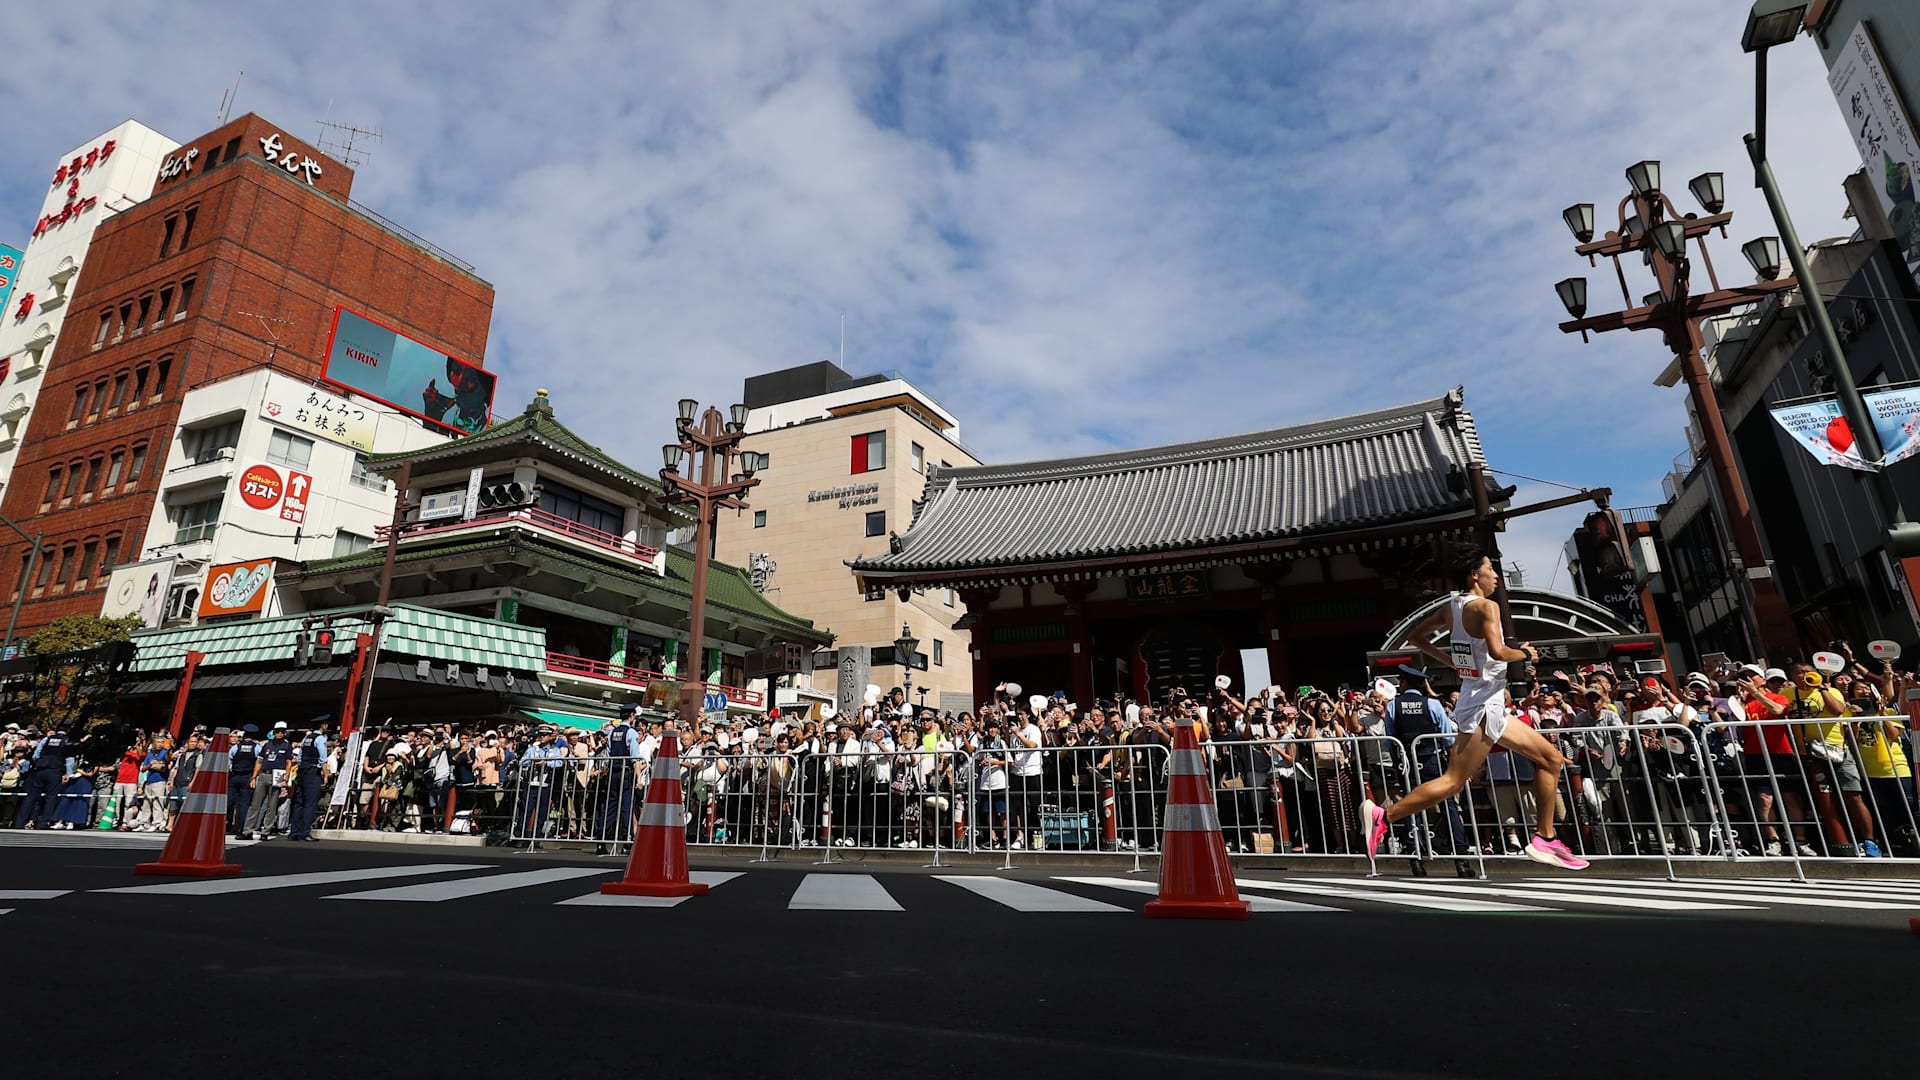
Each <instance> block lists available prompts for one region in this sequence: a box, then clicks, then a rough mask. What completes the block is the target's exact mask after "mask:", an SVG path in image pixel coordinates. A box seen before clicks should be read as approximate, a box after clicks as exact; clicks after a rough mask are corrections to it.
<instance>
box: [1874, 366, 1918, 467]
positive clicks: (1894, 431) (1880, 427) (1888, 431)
mask: <svg viewBox="0 0 1920 1080" xmlns="http://www.w3.org/2000/svg"><path fill="white" fill-rule="evenodd" d="M1861 397H1862V399H1863V400H1864V401H1865V402H1866V403H1867V415H1868V416H1871V417H1873V430H1874V431H1876V432H1878V433H1879V435H1880V451H1881V453H1883V454H1885V455H1886V456H1885V457H1883V458H1881V459H1880V464H1882V465H1892V464H1893V463H1895V462H1898V461H1905V460H1907V459H1908V458H1910V457H1912V456H1913V455H1915V454H1920V386H1903V387H1898V388H1895V389H1890V390H1872V391H1869V392H1867V393H1866V394H1863V395H1861Z"/></svg>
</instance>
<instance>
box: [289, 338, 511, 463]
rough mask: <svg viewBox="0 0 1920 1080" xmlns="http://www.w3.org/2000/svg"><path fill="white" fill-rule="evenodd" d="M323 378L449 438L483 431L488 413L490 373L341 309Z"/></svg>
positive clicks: (491, 399)
mask: <svg viewBox="0 0 1920 1080" xmlns="http://www.w3.org/2000/svg"><path fill="white" fill-rule="evenodd" d="M323 378H325V379H326V381H328V382H330V383H333V384H334V385H336V386H341V387H345V388H346V389H348V390H351V391H353V392H355V393H357V394H364V395H366V396H367V397H370V398H373V399H374V400H376V401H383V402H385V403H387V404H388V405H391V406H393V407H394V408H396V409H399V410H400V411H401V412H404V413H409V414H411V415H413V416H417V417H419V418H420V419H421V420H423V421H425V422H426V423H427V425H428V426H429V427H433V428H437V429H440V430H443V431H447V432H449V433H451V434H454V435H472V434H474V433H476V432H481V431H485V430H486V427H487V417H488V416H489V415H491V413H492V411H493V386H494V374H493V372H491V371H488V370H486V369H485V368H482V367H479V366H478V365H475V364H470V363H468V362H467V361H465V360H462V359H460V358H459V357H457V356H449V355H447V354H446V353H444V352H441V351H440V350H439V349H436V348H434V347H433V346H431V345H427V344H424V343H422V342H418V341H415V340H414V339H412V338H410V337H408V336H406V335H405V334H402V333H400V332H399V331H398V330H394V329H392V328H390V327H385V326H382V325H380V324H379V323H377V322H374V321H373V320H372V319H369V318H367V317H366V316H364V315H359V314H356V313H355V312H352V311H349V310H347V309H346V308H336V309H335V310H334V316H333V335H332V338H331V339H330V340H329V341H328V343H327V367H326V372H325V374H324V375H323Z"/></svg>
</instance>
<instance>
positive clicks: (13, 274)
mask: <svg viewBox="0 0 1920 1080" xmlns="http://www.w3.org/2000/svg"><path fill="white" fill-rule="evenodd" d="M20 258H21V256H20V249H19V248H17V247H8V246H7V245H5V244H0V311H5V310H6V309H7V300H8V299H10V298H11V297H12V296H13V283H14V281H15V280H17V279H18V278H19V277H20Z"/></svg>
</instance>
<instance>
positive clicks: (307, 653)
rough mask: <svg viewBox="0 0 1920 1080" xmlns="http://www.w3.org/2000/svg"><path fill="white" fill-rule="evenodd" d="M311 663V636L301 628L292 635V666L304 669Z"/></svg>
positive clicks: (304, 628) (305, 629)
mask: <svg viewBox="0 0 1920 1080" xmlns="http://www.w3.org/2000/svg"><path fill="white" fill-rule="evenodd" d="M311 663H313V636H312V635H311V634H308V633H307V628H306V627H304V626H303V627H301V628H300V629H299V630H297V631H295V632H294V635H293V666H294V667H306V666H307V665H308V664H311Z"/></svg>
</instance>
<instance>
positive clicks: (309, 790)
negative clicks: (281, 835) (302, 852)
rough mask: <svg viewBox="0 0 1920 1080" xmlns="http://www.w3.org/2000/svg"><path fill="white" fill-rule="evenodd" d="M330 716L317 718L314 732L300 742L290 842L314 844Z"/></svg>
mask: <svg viewBox="0 0 1920 1080" xmlns="http://www.w3.org/2000/svg"><path fill="white" fill-rule="evenodd" d="M330 718H331V714H328V715H323V716H317V717H314V718H313V720H311V721H309V723H311V724H312V725H313V726H312V729H311V730H309V731H308V732H307V734H306V735H305V737H303V738H302V739H301V740H300V749H299V751H298V756H297V757H296V758H295V763H296V764H297V765H298V766H299V768H298V769H296V770H295V772H294V775H293V815H292V818H291V820H290V821H289V822H288V829H287V838H288V839H290V840H306V841H308V842H313V819H314V816H315V815H316V814H318V813H319V811H320V781H321V779H322V777H321V773H322V772H323V771H324V770H325V768H326V764H327V727H328V720H329V719H330Z"/></svg>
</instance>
